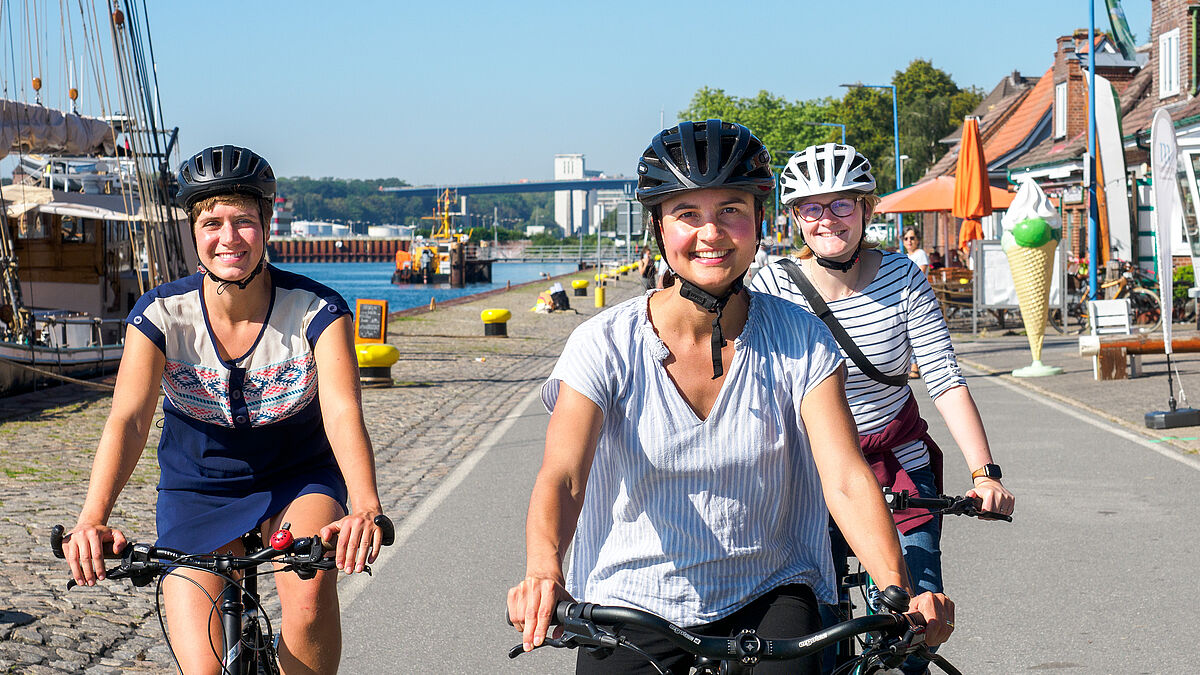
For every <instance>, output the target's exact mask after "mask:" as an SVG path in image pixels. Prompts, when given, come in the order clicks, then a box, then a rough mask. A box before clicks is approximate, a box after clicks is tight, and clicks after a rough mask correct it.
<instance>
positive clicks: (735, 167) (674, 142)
mask: <svg viewBox="0 0 1200 675" xmlns="http://www.w3.org/2000/svg"><path fill="white" fill-rule="evenodd" d="M637 173H638V186H637V199H638V201H639V202H641V203H642V205H643V206H656V205H658V204H660V203H662V201H663V200H665V199H667V198H668V197H670V196H671V195H672V194H674V193H676V192H683V191H685V190H699V189H701V188H716V187H723V188H735V189H738V190H745V191H746V192H749V193H751V194H753V195H754V196H755V197H760V198H766V196H767V195H769V194H770V193H771V190H773V189H774V188H775V175H774V174H773V173H772V172H771V153H770V152H768V151H767V149H766V148H765V147H763V144H762V141H760V140H758V138H756V137H755V136H754V134H753V133H751V132H750V130H749V129H747V128H746V127H744V126H742V125H740V124H734V123H732V122H722V121H721V120H707V121H704V122H680V123H679V126H677V127H671V128H670V129H665V130H663V131H661V132H659V134H658V135H657V136H655V137H654V139H653V140H652V141H651V142H650V147H648V148H646V151H645V152H643V153H642V157H641V159H640V160H639V161H638V167H637Z"/></svg>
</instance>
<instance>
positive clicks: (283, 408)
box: [128, 267, 350, 553]
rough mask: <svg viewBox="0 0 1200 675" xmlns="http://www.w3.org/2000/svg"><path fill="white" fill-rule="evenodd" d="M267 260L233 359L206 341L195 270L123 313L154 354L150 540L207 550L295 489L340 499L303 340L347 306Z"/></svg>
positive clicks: (261, 517) (290, 497)
mask: <svg viewBox="0 0 1200 675" xmlns="http://www.w3.org/2000/svg"><path fill="white" fill-rule="evenodd" d="M269 269H270V277H271V284H272V288H271V304H270V307H269V309H268V310H267V319H266V321H265V322H264V323H263V327H262V331H261V332H260V333H259V336H258V339H257V340H256V341H255V343H254V345H253V346H252V347H251V348H250V350H249V351H248V352H246V353H245V354H243V355H241V356H240V357H238V358H235V359H231V360H228V361H227V360H224V359H222V358H221V357H220V354H219V352H218V350H217V347H216V340H215V339H214V338H213V334H212V328H211V326H210V325H209V322H208V314H207V312H206V310H205V306H204V294H203V293H202V292H201V288H202V284H203V275H202V274H194V275H192V276H189V277H184V278H183V279H179V280H177V281H173V282H171V283H168V284H163V285H162V286H158V287H157V288H154V289H152V290H151V291H149V292H148V293H146V294H145V295H143V296H142V297H141V299H140V300H138V302H137V304H136V305H135V306H134V308H133V311H132V312H130V314H129V319H128V321H129V322H130V324H131V325H132V326H134V327H135V328H137V329H138V330H140V331H141V332H142V333H143V334H144V335H145V336H146V337H148V338H149V339H150V340H151V341H152V342H153V343H154V344H155V345H156V346H157V347H158V348H159V349H160V350H161V351H162V353H163V355H164V356H165V357H166V366H165V368H164V371H163V378H162V388H163V393H164V394H165V398H164V400H163V414H164V423H163V429H162V437H161V438H160V440H159V444H158V464H159V469H160V472H161V473H160V478H159V483H158V508H157V524H158V545H159V546H166V547H170V548H175V549H180V550H183V551H187V552H189V553H208V552H210V551H214V550H216V549H217V547H219V546H223V545H224V544H226V543H228V542H230V541H232V540H234V539H236V538H238V537H239V536H241V535H242V534H244V533H245V532H248V531H250V530H253V529H255V528H257V527H258V526H259V525H260V524H262V522H263V521H265V520H267V519H268V518H269V517H271V516H273V515H275V514H277V513H279V512H280V511H282V510H283V509H284V507H286V506H287V505H288V504H289V503H291V502H292V501H294V500H295V499H296V498H297V497H299V496H301V495H305V494H311V493H319V494H324V495H328V496H329V497H332V498H333V499H334V500H336V501H337V502H338V503H340V504H341V505H342V508H343V510H344V509H345V508H346V483H345V481H344V480H343V478H342V474H341V472H340V471H339V470H338V466H337V463H336V461H335V460H334V457H333V451H332V449H331V448H330V445H329V439H328V438H327V437H326V435H325V428H324V424H323V421H322V419H321V407H320V401H319V400H318V397H317V364H316V359H315V357H314V355H313V348H314V346H315V345H316V343H317V339H318V338H319V337H320V336H321V333H322V332H323V331H324V330H325V329H326V328H328V327H329V325H330V324H332V323H333V321H334V320H335V319H337V318H338V317H340V316H342V315H345V314H349V313H350V308H349V307H348V306H347V305H346V301H345V300H344V299H343V298H342V297H341V296H340V295H338V294H337V293H336V292H335V291H333V290H331V289H329V288H328V287H326V286H323V285H321V284H318V283H317V282H315V281H313V280H311V279H308V278H307V277H303V276H300V275H298V274H293V273H291V272H285V271H283V270H280V269H277V268H275V267H269ZM307 534H312V533H308V532H305V533H298V536H300V535H307Z"/></svg>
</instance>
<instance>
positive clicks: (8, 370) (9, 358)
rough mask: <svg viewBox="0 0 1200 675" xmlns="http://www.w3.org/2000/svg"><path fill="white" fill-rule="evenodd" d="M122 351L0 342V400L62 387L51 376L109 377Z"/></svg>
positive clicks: (109, 347) (115, 347) (116, 347)
mask: <svg viewBox="0 0 1200 675" xmlns="http://www.w3.org/2000/svg"><path fill="white" fill-rule="evenodd" d="M123 351H124V347H123V346H122V345H106V346H104V347H85V348H77V349H68V348H62V349H56V348H53V347H36V346H35V347H30V346H29V345H21V344H15V343H11V342H0V396H9V395H12V394H19V393H22V392H26V391H32V390H33V389H37V388H42V387H47V386H52V385H55V384H61V383H62V380H61V379H58V378H56V377H54V375H64V376H66V377H71V378H76V379H82V378H89V377H98V376H100V375H105V374H108V373H112V372H114V371H116V369H117V367H118V366H119V365H120V364H121V354H122V353H123ZM39 371H44V372H39ZM46 373H52V374H46Z"/></svg>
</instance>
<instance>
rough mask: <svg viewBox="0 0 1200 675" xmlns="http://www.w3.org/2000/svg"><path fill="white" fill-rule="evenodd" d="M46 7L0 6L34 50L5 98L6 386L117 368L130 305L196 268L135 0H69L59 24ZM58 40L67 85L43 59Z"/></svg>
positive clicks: (0, 346) (2, 303)
mask: <svg viewBox="0 0 1200 675" xmlns="http://www.w3.org/2000/svg"><path fill="white" fill-rule="evenodd" d="M40 4H42V3H35V4H34V6H30V5H26V6H25V9H26V10H27V11H26V14H25V15H24V16H16V15H17V14H18V12H16V11H12V12H6V13H5V14H4V16H3V17H0V33H2V34H3V35H5V36H10V35H11V36H14V37H13V39H15V40H17V41H19V42H21V44H17V45H9V46H8V50H9V52H10V54H28V55H29V58H28V61H27V62H25V63H14V64H13V65H12V66H11V67H10V72H11V73H16V74H17V75H15V77H16V78H17V79H18V81H17V82H5V83H3V91H4V92H5V98H2V99H0V159H4V158H8V159H7V160H6V161H5V164H8V163H9V162H13V164H14V166H13V169H12V179H11V180H8V179H7V178H6V179H5V180H4V181H3V182H4V185H3V187H0V213H2V214H3V217H2V218H0V395H3V394H6V393H12V392H15V391H21V390H26V389H29V388H31V387H35V386H40V385H41V383H49V382H53V381H59V380H63V379H73V378H78V377H88V376H93V375H97V374H101V373H105V372H110V371H112V370H114V369H115V368H116V366H117V364H118V362H119V361H120V358H121V354H122V351H123V341H124V334H125V330H124V321H123V320H124V317H125V316H126V315H127V314H128V313H129V311H130V309H131V308H132V306H133V304H134V303H135V302H136V301H137V299H138V298H139V297H140V296H141V295H142V293H144V292H145V291H146V290H148V289H150V288H153V287H154V286H156V285H158V284H161V283H164V282H166V281H170V280H172V279H175V278H178V277H180V276H183V275H185V274H187V273H188V272H189V271H190V270H194V269H195V266H196V256H195V252H194V250H193V248H192V247H191V246H186V245H184V242H189V241H190V239H189V234H188V231H187V219H186V215H185V214H184V213H183V212H182V211H181V210H180V209H177V208H174V207H173V206H171V203H170V195H171V194H172V193H173V192H174V188H173V185H172V181H173V178H172V176H171V173H170V167H171V166H173V165H175V164H177V163H178V157H177V154H178V153H177V152H174V151H175V143H176V139H177V137H178V129H177V128H176V129H171V130H168V129H166V127H165V125H164V124H163V120H162V117H161V102H160V101H159V99H158V92H157V85H156V83H155V80H154V74H153V73H154V64H153V61H152V59H150V60H148V59H147V55H148V54H149V53H150V50H148V48H147V46H148V41H149V39H150V37H149V36H150V33H149V26H148V25H146V22H145V21H144V19H143V18H142V17H141V16H140V15H139V13H138V6H137V4H136V3H132V2H125V3H122V2H117V1H114V2H113V3H112V4H111V5H110V4H109V3H108V2H104V1H98V0H94V1H93V2H86V1H85V2H80V3H78V10H79V11H78V14H77V15H72V14H71V12H70V8H68V7H67V6H66V5H62V6H60V7H61V9H62V12H63V14H62V16H60V17H59V21H58V22H57V24H56V23H55V22H54V21H53V20H50V19H49V18H48V16H47V15H48V14H49V12H50V10H51V8H50V7H48V6H38V5H40ZM44 4H45V5H49V3H44ZM5 22H10V23H11V24H12V25H8V26H5V25H3V23H5ZM50 36H55V37H58V36H62V37H64V38H65V39H63V40H62V41H61V42H62V44H52V42H51V40H50ZM52 51H57V52H58V53H59V54H61V56H62V62H63V64H64V67H63V68H62V70H61V72H62V73H63V74H64V75H65V77H64V78H63V79H64V81H62V82H52V81H44V80H43V77H44V76H46V75H47V73H46V72H43V71H42V69H43V66H46V70H47V71H48V72H56V71H57V69H55V68H53V67H50V66H49V63H51V62H53V61H55V60H56V59H55V58H53V57H52V56H51V52H52ZM56 56H57V54H56ZM14 58H15V57H14ZM85 66H86V67H85ZM8 74H9V73H5V75H8ZM77 78H78V79H79V80H80V81H81V82H83V81H86V82H87V83H88V84H89V85H90V89H89V87H85V86H77V83H76V79H77ZM26 83H28V84H29V85H31V86H30V87H26V86H25V84H26ZM44 85H49V86H44ZM110 89H116V90H117V93H116V94H115V95H114V94H112V92H111V91H110ZM81 90H85V91H91V94H88V95H85V96H84V97H83V100H81V96H80V92H81ZM14 91H16V92H23V93H24V94H25V95H26V96H25V98H26V99H32V100H24V101H19V100H14V99H9V98H7V95H8V92H14ZM55 91H57V92H58V93H57V95H56V94H55V93H54V92H55ZM55 98H58V99H59V102H60V103H61V105H59V106H52V105H47V101H50V100H53V99H55ZM81 105H82V106H85V107H88V108H91V109H92V110H94V111H96V112H97V113H98V114H94V115H85V114H81V113H80V111H79V108H80V106H81ZM173 152H174V154H175V155H176V157H175V159H174V161H173V160H172V154H173Z"/></svg>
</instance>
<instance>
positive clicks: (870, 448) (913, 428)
mask: <svg viewBox="0 0 1200 675" xmlns="http://www.w3.org/2000/svg"><path fill="white" fill-rule="evenodd" d="M928 431H929V424H928V423H926V422H925V420H924V419H921V411H920V409H919V408H918V407H917V399H916V398H915V397H914V396H913V395H912V392H911V391H910V392H909V394H908V400H907V401H905V402H904V407H903V408H901V409H900V413H899V414H898V415H896V418H895V419H893V420H892V421H891V422H888V425H887V426H886V427H884V428H883V429H881V430H879V431H876V432H874V433H870V434H863V435H861V436H859V437H858V442H859V444H860V445H861V446H862V452H863V456H864V457H866V459H867V463H869V464H870V465H871V470H872V471H874V472H875V478H876V479H877V480H878V481H879V484H880V485H882V486H883V487H887V488H891V489H892V490H893V491H894V492H899V491H901V490H908V493H909V494H910V495H916V494H917V487H916V485H915V484H914V483H913V481H912V479H911V478H909V477H908V473H907V472H906V471H905V470H904V467H902V466H900V462H899V460H897V459H896V454H895V453H894V452H893V451H894V450H895V449H896V448H898V447H900V446H902V445H907V444H909V443H912V442H913V441H918V440H919V441H921V442H923V443H925V447H927V448H929V466H930V468H932V469H933V475H934V476H935V478H936V485H937V489H938V493H941V491H942V451H941V449H940V448H938V446H937V443H934V442H933V439H932V438H930V437H929V433H928ZM913 516H916V517H915V518H914V517H913ZM892 518H893V519H894V520H895V521H896V527H897V528H898V529H899V530H900V532H902V533H904V534H908V532H910V531H911V530H913V529H915V528H916V527H918V526H920V525H924V524H925V523H928V522H929V521H930V520H932V519H933V515H932V514H931V513H930V512H929V510H928V509H918V508H910V509H906V510H904V511H896V512H894V513H893V514H892ZM910 519H911V520H910ZM901 521H904V522H901Z"/></svg>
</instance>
